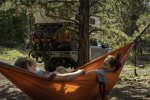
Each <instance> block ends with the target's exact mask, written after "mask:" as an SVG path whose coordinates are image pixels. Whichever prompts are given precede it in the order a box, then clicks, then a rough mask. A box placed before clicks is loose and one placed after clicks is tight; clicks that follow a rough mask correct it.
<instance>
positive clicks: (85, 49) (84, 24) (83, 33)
mask: <svg viewBox="0 0 150 100" xmlns="http://www.w3.org/2000/svg"><path fill="white" fill-rule="evenodd" d="M78 47H79V48H78V65H79V66H81V65H83V64H85V63H87V62H88V61H89V0H80V7H79V46H78Z"/></svg>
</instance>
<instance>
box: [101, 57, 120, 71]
mask: <svg viewBox="0 0 150 100" xmlns="http://www.w3.org/2000/svg"><path fill="white" fill-rule="evenodd" d="M120 58H121V55H120V54H117V55H115V56H114V55H108V56H107V57H106V58H105V60H104V64H103V65H104V67H103V68H104V70H105V71H106V72H111V71H117V70H118V69H119V68H120V67H121V66H122V64H121V62H120Z"/></svg>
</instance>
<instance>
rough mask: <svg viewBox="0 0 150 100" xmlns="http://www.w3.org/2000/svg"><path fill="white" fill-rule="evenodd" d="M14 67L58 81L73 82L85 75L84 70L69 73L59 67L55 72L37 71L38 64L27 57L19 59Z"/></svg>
mask: <svg viewBox="0 0 150 100" xmlns="http://www.w3.org/2000/svg"><path fill="white" fill-rule="evenodd" d="M14 65H15V66H16V67H20V68H23V69H25V70H28V71H30V72H33V73H35V74H37V75H40V76H42V77H45V78H49V79H53V80H57V81H71V80H73V79H75V78H76V77H78V76H80V75H83V74H84V73H85V71H84V70H77V71H75V72H68V71H67V70H66V69H65V68H64V67H59V68H57V69H56V71H54V72H46V71H43V70H36V64H35V62H34V61H33V60H32V59H29V58H26V57H19V58H18V59H17V60H16V61H15V63H14Z"/></svg>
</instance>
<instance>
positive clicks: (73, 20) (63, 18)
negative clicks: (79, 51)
mask: <svg viewBox="0 0 150 100" xmlns="http://www.w3.org/2000/svg"><path fill="white" fill-rule="evenodd" d="M45 15H46V16H48V17H54V18H59V19H64V20H68V21H71V22H73V23H75V24H76V25H79V23H78V22H77V21H75V20H72V19H68V18H63V17H60V16H55V15H49V14H45Z"/></svg>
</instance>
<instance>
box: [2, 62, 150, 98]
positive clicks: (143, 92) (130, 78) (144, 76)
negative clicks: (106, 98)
mask: <svg viewBox="0 0 150 100" xmlns="http://www.w3.org/2000/svg"><path fill="white" fill-rule="evenodd" d="M149 67H150V66H149ZM137 73H138V76H134V68H132V67H131V66H127V65H126V66H125V67H124V69H123V71H122V73H121V76H120V78H119V80H118V82H117V84H116V85H115V87H114V89H113V90H112V92H111V93H110V100H150V68H148V67H147V68H144V69H139V68H138V69H137ZM0 100H30V99H29V97H28V96H26V95H25V94H24V93H23V92H22V91H21V90H20V89H18V88H17V87H15V86H14V85H13V84H12V83H11V82H10V81H9V80H7V79H6V78H5V77H4V76H3V75H1V74H0Z"/></svg>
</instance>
